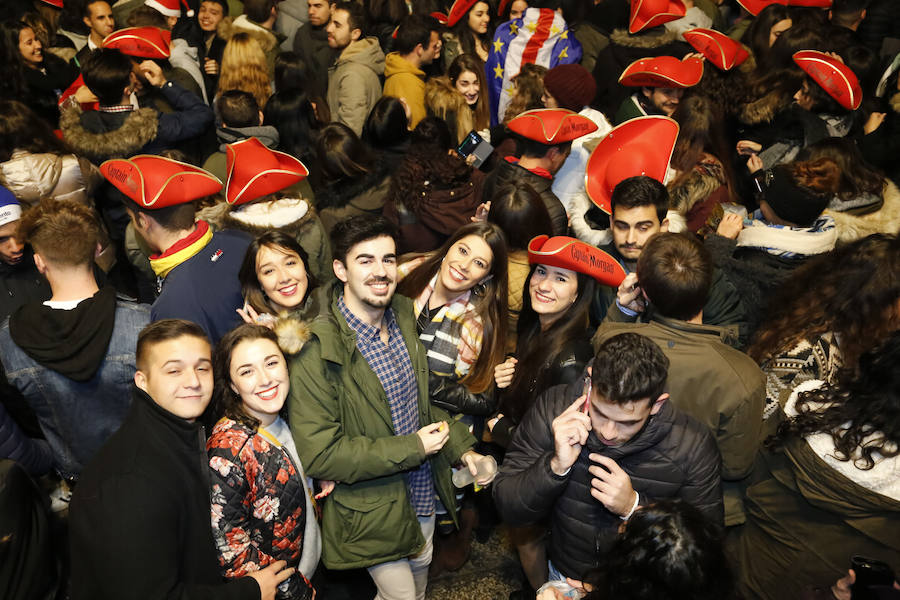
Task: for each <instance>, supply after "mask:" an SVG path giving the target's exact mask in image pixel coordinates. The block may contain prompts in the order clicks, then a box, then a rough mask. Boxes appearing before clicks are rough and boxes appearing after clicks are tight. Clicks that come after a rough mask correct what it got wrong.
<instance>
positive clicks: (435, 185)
mask: <svg viewBox="0 0 900 600" xmlns="http://www.w3.org/2000/svg"><path fill="white" fill-rule="evenodd" d="M451 147H452V146H451V142H450V129H449V128H448V127H447V124H446V123H445V122H444V121H442V120H441V119H439V118H437V117H426V118H424V119H422V120H421V121H420V122H419V124H418V125H416V128H415V129H414V130H413V132H412V138H411V140H410V144H409V150H408V151H407V153H406V155H405V156H404V157H403V160H402V161H401V162H400V164H399V165H398V166H397V170H396V171H394V174H393V176H392V177H391V187H390V190H389V191H388V196H387V197H388V198H389V199H391V200H393V202H394V204H395V205H402V206H404V207H406V208H407V209H409V210H411V211H416V210H418V209H419V207H420V206H421V204H422V198H423V196H424V194H425V192H426V190H435V189H437V190H441V189H451V188H455V187H458V186H460V185H463V184H465V183H466V182H468V181H471V179H472V167H470V166H469V165H467V164H466V161H464V160H463V159H461V158H460V157H459V156H457V155H456V154H449V153H448V150H449V149H450V148H451ZM426 182H427V185H426Z"/></svg>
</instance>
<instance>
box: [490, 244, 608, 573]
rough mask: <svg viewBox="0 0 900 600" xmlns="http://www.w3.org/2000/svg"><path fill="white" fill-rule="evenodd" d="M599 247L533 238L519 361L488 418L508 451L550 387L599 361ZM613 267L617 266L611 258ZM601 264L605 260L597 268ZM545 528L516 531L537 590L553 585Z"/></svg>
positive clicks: (499, 377) (500, 380)
mask: <svg viewBox="0 0 900 600" xmlns="http://www.w3.org/2000/svg"><path fill="white" fill-rule="evenodd" d="M603 254H604V253H602V252H601V251H600V250H598V249H597V248H595V247H593V246H590V245H588V244H585V243H584V242H581V241H578V240H575V239H574V238H568V237H554V238H548V237H547V236H546V235H542V236H538V237H536V238H534V240H532V241H531V243H530V244H529V251H528V261H529V262H530V263H531V265H532V266H531V272H530V274H529V276H528V279H527V280H526V284H525V289H524V291H523V296H522V297H523V300H524V303H523V306H522V312H521V313H520V314H519V325H518V330H519V331H518V342H517V343H516V353H515V358H509V359H507V360H506V362H504V363H503V364H501V365H498V366H497V368H496V369H495V370H494V373H495V378H496V381H497V386H498V387H499V388H501V389H502V392H501V399H500V413H499V414H498V415H497V416H495V417H494V418H493V419H491V420H490V421H488V427H489V428H490V430H491V438H492V439H493V441H494V442H496V443H497V444H499V445H500V446H502V447H504V448H506V447H507V446H508V445H509V443H510V441H511V440H512V437H513V434H514V433H515V430H516V427H517V426H518V424H519V422H520V421H521V420H522V417H523V416H524V415H525V413H526V412H527V411H528V409H529V408H531V405H532V402H533V401H534V399H535V398H537V397H538V396H539V395H540V394H541V393H543V392H544V391H545V390H547V389H549V388H551V387H553V386H555V385H561V384H569V383H572V382H573V381H576V380H577V379H578V378H580V377H583V376H584V370H585V367H587V364H588V362H590V360H591V358H593V356H594V352H593V348H592V347H591V343H590V330H589V327H588V321H589V312H590V306H591V301H592V300H593V298H594V296H595V293H596V286H597V280H596V279H595V278H599V279H603V278H604V276H605V273H604V272H603V271H602V270H601V269H599V267H592V266H591V261H590V260H589V259H588V260H587V261H582V260H577V258H576V257H578V256H584V257H590V256H593V255H596V256H597V257H602V256H603ZM607 258H608V260H609V262H614V260H613V259H612V258H611V257H607ZM596 264H599V263H596ZM543 533H544V532H543V529H542V528H539V527H537V528H536V527H527V528H517V529H515V530H514V531H513V538H514V541H515V543H516V548H517V550H518V552H519V559H520V560H521V561H522V567H523V569H524V570H525V574H526V576H527V578H528V582H529V584H530V585H531V587H532V588H534V589H537V588H538V587H540V586H541V584H542V583H543V582H544V581H546V580H547V559H546V555H545V551H544V546H543V537H544V536H543Z"/></svg>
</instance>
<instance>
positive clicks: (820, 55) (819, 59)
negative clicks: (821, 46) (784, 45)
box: [794, 50, 862, 110]
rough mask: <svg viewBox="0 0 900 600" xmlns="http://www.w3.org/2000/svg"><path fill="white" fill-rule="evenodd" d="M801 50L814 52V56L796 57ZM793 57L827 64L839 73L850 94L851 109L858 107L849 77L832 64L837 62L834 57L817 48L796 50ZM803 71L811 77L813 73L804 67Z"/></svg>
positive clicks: (820, 85) (823, 87)
mask: <svg viewBox="0 0 900 600" xmlns="http://www.w3.org/2000/svg"><path fill="white" fill-rule="evenodd" d="M802 52H815V53H816V55H815V56H806V55H804V56H801V57H799V58H798V57H797V54H800V53H802ZM823 57H827V60H826V58H823ZM794 59H795V60H797V61H809V62H816V63H821V64H823V65H827V66H828V68H829V69H831V70H832V71H833V72H835V73H837V74H838V75H840V77H841V80H843V82H844V84H845V85H846V86H847V91H848V92H849V94H850V105H851V106H852V107H853V108H852V110H856V109H857V108H859V103H857V102H856V101H855V97H854V94H853V85H852V84H851V83H850V79H849V78H848V77H847V76H846V75H844V72H843V71H841V70H840V69H839V68H837V67H836V66H835V65H834V63H835V62H837V61H836V60H835V59H834V58H832V57H830V56H828V55H827V54H825V53H824V52H819V51H818V50H800V51H799V52H796V53H795V54H794ZM841 64H843V63H841ZM844 66H846V65H844ZM847 68H848V69H849V68H850V67H847ZM804 72H805V73H806V74H807V75H809V76H810V77H813V75H812V74H811V73H809V72H808V71H806V70H805V69H804ZM854 75H855V74H854ZM813 80H815V77H813ZM857 83H859V80H857ZM816 84H817V85H818V86H819V87H821V88H822V89H823V90H825V91H826V92H827V91H828V88H826V87H825V86H824V85H822V84H821V83H819V82H818V81H816ZM830 95H831V94H829V96H830ZM832 98H834V96H832ZM835 100H837V98H835ZM861 102H862V98H860V103H861Z"/></svg>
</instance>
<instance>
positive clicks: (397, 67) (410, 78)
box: [384, 52, 425, 127]
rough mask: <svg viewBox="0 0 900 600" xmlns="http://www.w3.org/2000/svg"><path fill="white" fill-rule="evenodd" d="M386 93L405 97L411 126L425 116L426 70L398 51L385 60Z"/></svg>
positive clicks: (396, 96) (386, 94)
mask: <svg viewBox="0 0 900 600" xmlns="http://www.w3.org/2000/svg"><path fill="white" fill-rule="evenodd" d="M384 77H385V79H384V95H385V96H393V97H395V98H403V99H404V100H405V101H406V104H407V106H409V112H410V113H411V114H410V124H409V126H410V127H415V126H416V125H418V124H419V121H421V120H422V119H424V118H425V71H423V70H422V69H419V68H417V67H416V66H415V65H413V64H412V63H411V62H409V61H408V60H406V59H405V58H403V57H402V56H401V55H400V53H398V52H391V53H390V54H388V55H387V57H386V58H385V61H384Z"/></svg>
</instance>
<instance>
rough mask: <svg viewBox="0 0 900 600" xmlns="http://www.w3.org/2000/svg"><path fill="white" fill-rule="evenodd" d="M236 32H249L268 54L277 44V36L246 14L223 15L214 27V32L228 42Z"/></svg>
mask: <svg viewBox="0 0 900 600" xmlns="http://www.w3.org/2000/svg"><path fill="white" fill-rule="evenodd" d="M236 33H249V34H250V35H251V36H253V38H254V39H255V40H256V41H257V42H259V45H260V47H261V48H262V51H263V52H265V53H266V54H268V53H269V52H271V51H272V50H273V49H274V48H275V47H276V46H278V38H277V37H275V34H274V33H272V32H271V31H269V30H268V29H266V28H264V27H260V26H259V25H257V24H256V23H254V22H253V21H251V20H250V19H248V18H247V15H238V16H237V17H225V18H224V19H222V21H221V22H220V23H219V25H218V27H217V28H216V34H217V35H218V36H219V37H220V38H222V39H223V40H225V42H228V41H229V40H231V38H232V36H234V34H236Z"/></svg>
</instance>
